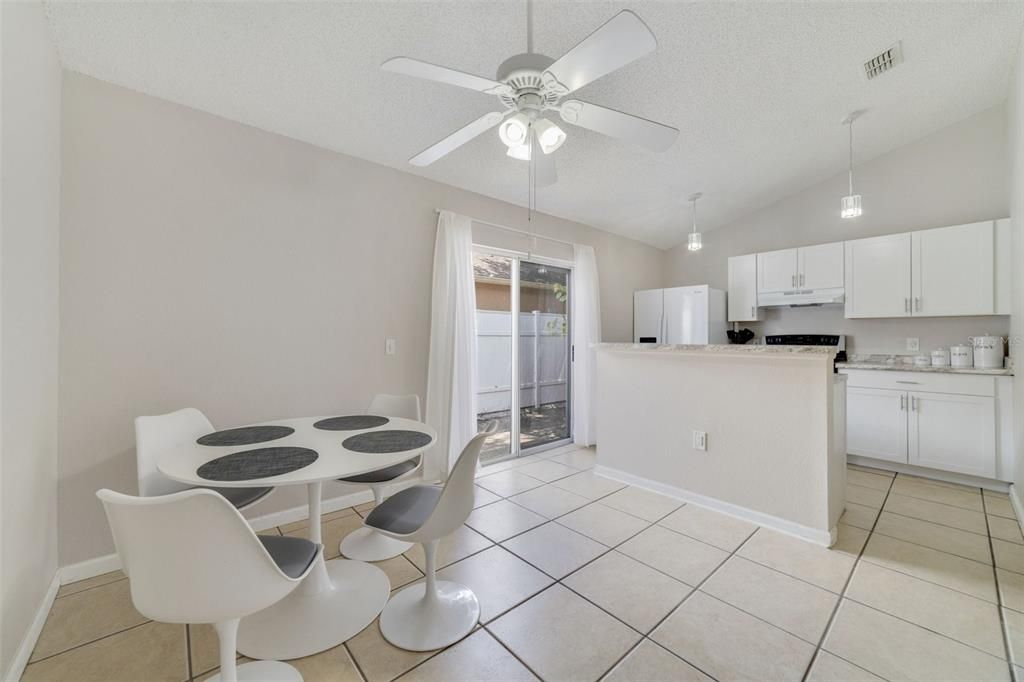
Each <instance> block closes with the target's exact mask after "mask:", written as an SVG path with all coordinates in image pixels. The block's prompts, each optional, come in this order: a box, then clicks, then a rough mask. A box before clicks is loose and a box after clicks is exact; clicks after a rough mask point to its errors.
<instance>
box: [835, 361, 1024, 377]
mask: <svg viewBox="0 0 1024 682" xmlns="http://www.w3.org/2000/svg"><path fill="white" fill-rule="evenodd" d="M836 369H870V370H881V371H883V372H930V373H932V374H982V375H988V376H997V377H1011V376H1013V370H1012V369H982V368H980V367H970V368H963V369H962V368H958V367H932V366H931V365H928V366H918V365H907V364H903V363H899V362H896V363H886V362H878V361H856V360H855V361H853V362H837V363H836Z"/></svg>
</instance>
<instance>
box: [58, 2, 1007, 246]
mask: <svg viewBox="0 0 1024 682" xmlns="http://www.w3.org/2000/svg"><path fill="white" fill-rule="evenodd" d="M47 9H48V15H49V18H50V22H51V25H52V27H53V30H54V35H55V39H56V42H57V47H58V50H59V52H60V54H61V58H62V60H63V62H64V65H65V67H66V68H68V69H71V70H74V71H79V72H82V73H85V74H88V75H90V76H94V77H96V78H99V79H102V80H106V81H109V82H112V83H116V84H119V85H123V86H126V87H129V88H132V89H135V90H138V91H141V92H144V93H148V94H151V95H155V96H157V97H162V98H165V99H168V100H171V101H173V102H178V103H181V104H185V105H188V106H191V107H194V108H197V109H200V110H203V111H207V112H210V113H213V114H217V115H219V116H223V117H225V118H229V119H233V120H236V121H240V122H243V123H246V124H249V125H253V126H256V127H258V128H262V129H264V130H268V131H272V132H275V133H280V134H283V135H287V136H290V137H293V138H296V139H299V140H303V141H306V142H309V143H312V144H315V145H318V146H321V147H325V148H328V149H332V150H336V151H339V152H343V153H345V154H351V155H353V156H357V157H360V158H364V159H368V160H370V161H374V162H377V163H381V164H385V165H388V166H392V167H395V168H400V169H402V170H405V171H408V172H411V173H416V174H418V175H422V176H425V177H428V178H431V179H434V180H438V181H441V182H445V183H449V184H451V185H455V186H458V187H462V188H465V189H468V190H472V191H475V192H479V193H481V194H485V195H488V196H492V197H496V198H498V199H503V200H505V201H510V202H513V203H518V204H524V205H525V203H526V200H527V170H526V165H525V164H524V163H522V162H517V161H514V160H512V159H509V158H507V157H506V156H505V147H504V146H503V145H502V143H501V142H500V141H499V139H498V136H497V133H496V132H493V131H492V132H488V133H485V134H483V135H481V136H480V137H478V138H476V139H475V140H473V141H471V142H470V143H468V144H466V145H465V146H464V147H461V148H460V149H458V150H456V151H455V152H454V153H452V154H450V155H449V156H447V157H445V158H443V159H441V160H440V161H438V162H436V163H434V164H433V165H431V166H428V167H425V168H416V167H413V166H410V165H408V163H407V159H408V158H409V157H411V156H412V155H414V154H415V153H417V152H419V151H421V150H422V149H423V148H424V147H426V146H428V145H430V144H432V143H434V142H436V141H437V140H439V139H440V138H442V137H444V136H445V135H447V134H448V133H450V132H452V131H454V130H455V129H456V128H458V127H460V126H462V125H464V124H466V123H468V122H469V121H471V120H473V119H475V118H477V117H479V116H481V115H482V114H484V113H486V112H488V111H493V110H494V109H495V100H494V98H493V97H492V96H489V95H484V94H479V93H476V92H472V91H468V90H461V89H458V88H453V87H448V86H445V85H441V84H435V83H429V82H425V81H420V80H417V79H413V78H410V77H407V76H402V75H398V74H393V73H386V72H384V71H382V70H381V69H380V64H381V62H383V61H384V60H386V59H388V58H389V57H393V56H397V55H405V56H411V57H417V58H420V59H423V60H426V61H429V62H433V63H436V64H442V65H446V66H450V67H453V68H456V69H459V70H463V71H468V72H471V73H477V74H480V75H484V76H488V77H493V76H494V72H495V70H496V68H497V67H498V65H499V64H500V63H501V62H502V61H503V60H504V59H505V58H506V57H509V56H511V55H513V54H517V53H520V52H525V48H526V2H525V1H524V0H522V1H521V0H515V1H505V0H502V1H498V2H475V1H474V2H469V1H462V0H456V1H455V2H390V1H389V2H344V3H342V2H338V3H334V2H326V3H285V2H240V3H204V2H161V3H150V2H127V3H119V2H102V3H101V2H75V3H65V2H50V3H49V4H48V7H47ZM622 9H631V10H633V11H634V12H636V13H637V14H639V15H640V17H641V18H642V19H643V20H644V21H645V22H646V23H647V25H648V26H649V27H650V28H651V30H652V31H653V32H654V34H655V35H656V36H657V39H658V43H659V46H658V51H657V52H656V53H654V54H651V55H649V56H647V57H644V58H642V59H640V60H639V61H637V62H634V63H632V64H630V65H629V66H627V67H625V68H623V69H621V70H619V71H617V72H615V73H613V74H611V75H608V76H606V77H604V78H602V79H600V80H598V81H596V82H594V83H592V84H590V85H587V86H586V87H584V88H583V89H581V90H579V91H578V92H577V93H576V96H578V97H579V98H580V99H583V100H588V101H592V102H594V103H598V104H602V105H605V106H609V107H612V108H615V109H620V110H623V111H627V112H630V113H634V114H637V115H640V116H643V117H645V118H650V119H654V120H656V121H660V122H664V123H667V124H670V125H672V126H675V127H677V128H679V130H680V131H681V132H680V135H679V139H678V140H677V142H676V143H675V145H674V146H673V147H672V148H671V149H670V150H669V151H667V152H665V153H662V154H655V153H652V152H648V151H645V150H643V149H640V148H637V147H633V146H630V145H628V144H626V143H623V142H620V141H617V140H614V139H609V138H607V137H604V136H602V135H600V134H597V133H592V132H589V131H586V130H582V129H579V128H572V127H570V126H565V127H566V128H567V129H568V133H569V139H568V141H567V142H566V143H565V145H564V146H563V147H562V148H561V149H560V150H558V152H556V158H557V162H558V173H559V181H558V183H557V184H555V185H553V186H551V187H547V188H540V189H539V190H538V195H537V207H538V209H539V210H541V211H544V212H547V213H551V214H554V215H558V216H562V217H565V218H570V219H573V220H578V221H580V222H583V223H587V224H589V225H593V226H594V227H598V228H601V229H605V230H609V231H611V232H616V233H619V234H622V235H625V236H628V237H632V238H635V239H638V240H641V241H644V242H647V243H650V244H653V245H655V246H659V247H663V248H664V247H669V246H672V245H675V244H678V243H680V242H681V241H683V240H685V232H686V229H687V227H688V225H689V221H690V213H689V207H688V205H687V203H686V199H685V197H686V196H687V195H688V194H690V193H692V192H695V191H701V192H703V193H704V199H702V200H701V205H700V217H701V228H702V229H703V230H708V229H713V228H714V227H715V226H718V225H722V224H725V223H727V222H729V221H731V220H734V219H736V218H738V217H741V216H743V215H746V214H748V213H750V212H752V211H754V210H756V209H758V208H760V207H762V206H765V205H767V204H769V203H771V202H773V201H775V200H776V199H778V198H781V197H783V196H786V195H788V194H790V193H793V192H796V191H799V190H801V189H803V188H805V187H807V186H809V185H811V184H813V183H814V182H817V181H819V180H822V179H824V178H826V177H829V176H831V175H833V174H835V173H838V172H840V171H842V170H843V169H844V168H845V165H846V153H847V151H846V150H847V140H846V133H845V130H844V128H843V127H842V126H841V125H840V121H841V119H842V118H843V117H844V116H845V115H846V114H847V113H848V112H850V111H852V110H854V109H868V110H869V111H868V114H867V115H865V116H864V117H863V118H862V119H861V120H860V121H858V123H857V128H856V138H857V143H856V148H857V156H858V158H859V159H861V160H863V159H866V158H871V157H874V156H877V155H879V154H882V153H884V152H886V151H889V150H892V149H894V148H896V147H899V146H901V145H903V144H906V143H908V142H910V141H912V140H915V139H917V138H920V137H923V136H925V135H927V134H929V133H931V132H934V131H936V130H938V129H940V128H942V127H945V126H947V125H949V124H951V123H954V122H956V121H959V120H961V119H964V118H966V117H968V116H970V115H972V114H974V113H977V112H980V111H983V110H985V109H988V108H990V107H992V106H994V105H997V104H999V103H1000V102H1002V101H1003V100H1004V99H1005V98H1006V95H1007V89H1008V84H1009V78H1010V73H1011V61H1012V56H1013V54H1014V52H1015V50H1016V47H1017V43H1018V40H1019V37H1020V32H1021V24H1022V20H1024V4H1022V3H1019V2H1005V3H1000V2H995V3H981V2H978V3H970V2H958V3H930V2H885V3H865V2H833V3H811V2H799V3H777V2H734V3H725V2H695V3H683V2H664V1H660V0H659V1H651V0H637V1H635V2H629V3H623V2H602V1H594V2H562V1H554V0H538V1H537V3H536V6H535V10H534V25H535V31H534V45H535V51H537V52H541V53H544V54H547V55H549V56H551V57H554V58H557V57H558V56H560V55H561V54H562V53H564V52H565V51H566V50H568V49H569V48H571V47H572V46H573V45H574V44H576V43H577V42H578V41H580V40H581V39H582V38H584V37H585V36H586V35H588V34H589V33H590V32H591V31H593V30H594V29H595V28H597V27H598V26H600V25H601V24H602V23H604V21H606V20H607V19H608V18H610V17H611V16H612V15H614V14H615V13H616V12H618V11H620V10H622ZM896 41H902V45H903V52H904V55H905V63H903V64H902V65H900V66H899V67H897V68H896V69H894V70H892V71H890V72H888V73H886V74H884V75H883V76H881V77H879V78H877V79H874V80H871V81H868V80H867V79H866V78H865V77H864V74H863V69H862V63H863V62H864V61H865V60H866V59H868V58H869V57H871V56H873V55H874V54H876V53H878V52H880V51H881V50H883V49H885V48H886V47H888V46H890V45H892V44H893V43H895V42H896ZM837 201H838V198H837Z"/></svg>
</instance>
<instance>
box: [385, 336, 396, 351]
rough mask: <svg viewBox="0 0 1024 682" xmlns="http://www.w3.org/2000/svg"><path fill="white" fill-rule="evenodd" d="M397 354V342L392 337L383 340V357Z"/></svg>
mask: <svg viewBox="0 0 1024 682" xmlns="http://www.w3.org/2000/svg"><path fill="white" fill-rule="evenodd" d="M397 352H398V341H397V340H396V339H395V338H394V337H392V336H389V337H387V338H385V339H384V354H385V355H394V354H395V353H397Z"/></svg>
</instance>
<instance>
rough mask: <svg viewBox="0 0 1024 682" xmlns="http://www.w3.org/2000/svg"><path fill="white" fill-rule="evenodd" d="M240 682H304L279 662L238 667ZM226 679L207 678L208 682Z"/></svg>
mask: <svg viewBox="0 0 1024 682" xmlns="http://www.w3.org/2000/svg"><path fill="white" fill-rule="evenodd" d="M237 679H238V682H267V680H274V682H302V674H301V673H300V672H299V671H298V670H296V669H295V668H293V667H292V666H290V665H288V664H287V663H281V662H279V661H253V662H251V663H243V664H242V665H240V666H238V678H237ZM223 681H224V678H223V677H222V676H221V674H220V673H217V674H216V675H214V676H213V677H209V678H207V680H206V682H223Z"/></svg>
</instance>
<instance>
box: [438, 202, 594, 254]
mask: <svg viewBox="0 0 1024 682" xmlns="http://www.w3.org/2000/svg"><path fill="white" fill-rule="evenodd" d="M440 212H441V209H439V208H435V209H434V213H440ZM469 219H470V220H472V221H473V222H474V223H480V224H481V225H487V226H488V227H496V228H498V229H499V230H507V231H509V232H516V233H518V234H522V235H526V236H527V237H533V238H534V239H543V240H545V241H549V242H555V243H557V244H565V245H566V246H575V244H574V243H573V242H567V241H563V240H561V239H555V238H554V237H545V236H544V235H540V234H537V233H536V232H527V231H526V230H520V229H519V228H517V227H509V226H508V225H499V224H498V223H490V222H487V221H486V220H480V219H479V218H474V217H472V216H469Z"/></svg>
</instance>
